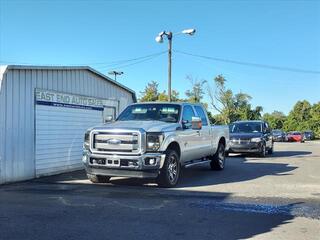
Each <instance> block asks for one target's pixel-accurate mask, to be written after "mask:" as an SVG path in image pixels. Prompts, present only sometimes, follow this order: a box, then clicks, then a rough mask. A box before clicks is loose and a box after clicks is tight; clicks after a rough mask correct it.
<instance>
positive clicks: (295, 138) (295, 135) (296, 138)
mask: <svg viewBox="0 0 320 240" xmlns="http://www.w3.org/2000/svg"><path fill="white" fill-rule="evenodd" d="M287 138H288V142H304V136H303V134H302V133H301V132H288V134H287Z"/></svg>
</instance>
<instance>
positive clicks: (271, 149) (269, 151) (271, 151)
mask: <svg viewBox="0 0 320 240" xmlns="http://www.w3.org/2000/svg"><path fill="white" fill-rule="evenodd" d="M272 153H273V144H272V147H271V148H270V149H269V150H268V154H272Z"/></svg>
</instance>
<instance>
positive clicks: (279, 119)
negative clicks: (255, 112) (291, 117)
mask: <svg viewBox="0 0 320 240" xmlns="http://www.w3.org/2000/svg"><path fill="white" fill-rule="evenodd" d="M286 119H287V117H286V115H285V114H284V113H283V112H279V111H274V112H272V113H265V114H264V115H263V120H265V121H267V122H268V123H269V125H270V127H271V128H272V129H282V128H283V125H284V122H285V121H286Z"/></svg>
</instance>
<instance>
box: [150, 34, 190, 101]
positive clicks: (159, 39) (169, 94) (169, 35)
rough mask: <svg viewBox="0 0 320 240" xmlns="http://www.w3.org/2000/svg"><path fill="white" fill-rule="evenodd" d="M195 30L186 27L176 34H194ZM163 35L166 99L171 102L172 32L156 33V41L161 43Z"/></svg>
mask: <svg viewBox="0 0 320 240" xmlns="http://www.w3.org/2000/svg"><path fill="white" fill-rule="evenodd" d="M195 32H196V30H195V29H186V30H183V31H181V32H180V33H178V34H187V35H190V36H192V35H194V33H195ZM163 36H166V37H167V38H168V101H169V102H171V100H172V99H171V93H172V92H171V60H172V37H173V33H172V32H166V31H163V32H160V33H159V34H158V36H157V37H156V41H157V42H158V43H162V42H163Z"/></svg>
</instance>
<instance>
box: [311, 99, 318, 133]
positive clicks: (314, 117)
mask: <svg viewBox="0 0 320 240" xmlns="http://www.w3.org/2000/svg"><path fill="white" fill-rule="evenodd" d="M309 126H310V129H311V130H312V131H314V133H315V135H316V137H318V138H320V102H318V103H315V104H313V106H312V107H311V110H310V119H309Z"/></svg>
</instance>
